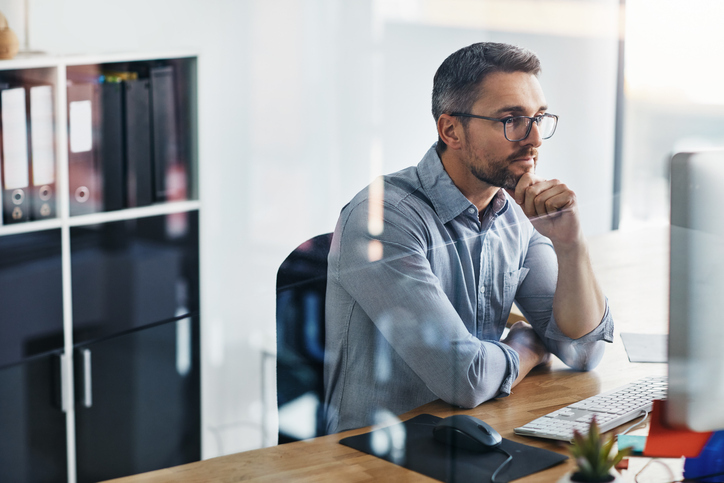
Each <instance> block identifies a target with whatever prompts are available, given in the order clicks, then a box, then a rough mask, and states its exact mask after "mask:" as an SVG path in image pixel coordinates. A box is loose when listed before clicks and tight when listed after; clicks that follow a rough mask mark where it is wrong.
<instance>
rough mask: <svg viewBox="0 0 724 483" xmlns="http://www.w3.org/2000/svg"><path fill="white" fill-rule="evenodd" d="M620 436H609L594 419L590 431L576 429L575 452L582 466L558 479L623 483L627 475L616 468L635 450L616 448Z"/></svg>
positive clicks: (573, 447)
mask: <svg viewBox="0 0 724 483" xmlns="http://www.w3.org/2000/svg"><path fill="white" fill-rule="evenodd" d="M615 443H616V439H615V438H612V437H610V436H608V437H606V436H604V435H602V434H601V431H600V429H599V427H598V423H596V418H593V419H592V420H591V424H590V426H589V428H588V434H586V435H583V434H581V433H580V432H579V431H577V430H574V431H573V444H572V445H571V455H572V456H573V458H574V459H575V460H576V464H577V465H578V467H577V468H576V469H575V470H574V471H573V472H571V473H568V474H566V475H565V476H563V478H561V479H560V480H558V483H569V482H570V483H578V482H580V483H620V482H623V478H622V477H621V475H619V474H618V473H617V472H616V470H615V469H614V467H615V466H616V465H617V464H618V463H619V462H620V461H621V460H622V459H623V458H625V457H626V456H628V455H629V454H630V453H631V448H624V449H622V450H618V449H616V450H614V449H613V447H614V445H615Z"/></svg>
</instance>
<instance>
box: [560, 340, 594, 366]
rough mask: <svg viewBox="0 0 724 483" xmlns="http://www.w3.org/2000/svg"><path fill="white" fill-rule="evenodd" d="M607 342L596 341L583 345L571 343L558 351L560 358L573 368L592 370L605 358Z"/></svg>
mask: <svg viewBox="0 0 724 483" xmlns="http://www.w3.org/2000/svg"><path fill="white" fill-rule="evenodd" d="M605 346H606V343H605V342H604V341H596V342H593V343H591V344H585V345H583V346H581V345H576V344H571V345H567V346H564V347H562V348H560V349H559V350H558V351H557V355H558V358H559V359H560V360H561V361H563V363H564V364H566V365H567V366H568V367H570V368H571V369H575V370H577V371H590V370H593V369H595V368H596V367H597V366H598V364H599V363H600V362H601V359H602V358H603V352H604V350H605Z"/></svg>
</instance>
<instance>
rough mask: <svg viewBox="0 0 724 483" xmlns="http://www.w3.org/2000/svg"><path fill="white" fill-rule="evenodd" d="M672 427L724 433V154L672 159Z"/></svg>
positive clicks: (668, 415)
mask: <svg viewBox="0 0 724 483" xmlns="http://www.w3.org/2000/svg"><path fill="white" fill-rule="evenodd" d="M670 257H671V258H670V259H671V285H670V290H671V292H670V298H669V300H670V302H669V310H670V312H669V314H670V315H669V317H670V318H669V395H668V402H667V405H666V407H667V411H666V420H667V422H668V423H669V424H671V425H673V426H682V427H687V428H689V429H691V430H693V431H712V430H724V150H716V151H714V150H712V151H701V152H694V153H677V154H676V155H674V156H673V157H672V159H671V255H670Z"/></svg>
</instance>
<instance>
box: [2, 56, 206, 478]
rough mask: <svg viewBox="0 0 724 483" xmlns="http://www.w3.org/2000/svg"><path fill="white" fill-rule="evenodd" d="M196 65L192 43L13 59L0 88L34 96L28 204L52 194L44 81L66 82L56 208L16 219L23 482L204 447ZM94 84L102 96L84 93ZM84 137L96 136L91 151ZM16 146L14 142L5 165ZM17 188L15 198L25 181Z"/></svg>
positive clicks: (5, 338)
mask: <svg viewBox="0 0 724 483" xmlns="http://www.w3.org/2000/svg"><path fill="white" fill-rule="evenodd" d="M196 68H197V56H196V54H194V53H189V52H181V53H178V52H176V53H163V52H162V53H158V54H143V55H136V54H128V55H126V54H113V55H97V56H63V57H54V56H33V57H27V58H17V59H14V60H10V61H2V62H0V89H17V88H18V87H23V88H25V92H26V99H27V101H26V102H27V104H28V110H27V116H26V117H27V119H26V125H27V132H28V133H29V134H28V138H29V139H28V143H27V146H28V154H29V156H28V169H29V171H28V172H29V186H27V187H26V188H24V193H25V198H24V200H25V203H26V204H25V205H23V209H24V210H26V213H30V211H27V210H31V209H32V206H33V204H32V203H34V202H36V201H37V200H38V199H39V198H38V195H37V194H36V193H35V191H36V190H37V189H35V190H34V188H33V186H32V180H33V176H32V175H33V169H32V168H33V159H34V156H35V155H36V154H37V153H34V151H33V147H32V136H31V135H30V133H32V124H33V123H34V122H35V121H34V119H33V118H32V116H31V106H30V99H31V97H30V95H29V92H30V88H31V87H33V86H51V88H52V99H53V101H52V106H53V115H54V116H53V127H54V134H53V136H54V137H53V143H54V150H53V153H54V157H55V178H54V186H53V187H52V188H53V194H52V196H53V198H52V199H51V201H53V202H54V203H53V204H54V214H53V216H51V217H48V218H46V219H31V220H28V221H21V222H16V223H9V221H11V220H10V219H9V218H8V217H7V216H5V218H4V223H3V224H2V226H0V291H3V287H9V289H8V290H6V291H5V293H6V296H5V297H3V296H2V294H0V304H5V305H6V307H8V312H4V311H3V307H2V306H0V340H2V341H0V353H4V354H6V356H5V357H4V358H3V357H2V356H0V406H1V407H0V412H1V413H3V414H4V416H0V434H3V435H4V436H3V438H2V439H3V442H2V443H0V467H3V468H9V467H11V468H15V469H14V470H12V471H15V472H16V473H15V474H12V475H7V474H6V475H5V476H6V477H9V478H10V480H11V481H58V480H59V479H61V480H62V479H65V478H67V481H69V482H76V481H79V482H83V481H96V480H99V479H107V478H113V477H120V476H125V475H128V474H133V473H137V472H140V471H149V470H152V469H156V468H160V467H164V466H171V465H175V464H181V463H185V462H189V461H193V460H196V459H200V456H201V452H200V451H201V450H200V434H201V428H200V367H199V365H200V354H199V351H200V343H199V334H200V330H199V323H200V320H199V312H200V310H199V266H198V263H199V262H198V260H199V250H198V239H199V236H198V226H199V223H198V218H199V212H200V207H201V206H200V205H201V204H200V201H199V199H198V160H197V156H198V154H197V153H198V147H197V142H198V141H197V139H198V138H197V126H196V123H197V100H196V93H197V87H196ZM78 86H87V87H88V89H90V90H89V91H88V92H93V95H92V96H91V97H90V98H87V99H85V98H77V97H75V96H77V92H75V91H74V93H73V94H72V97H69V94H68V93H69V92H71V89H74V88H76V87H78ZM136 88H138V89H141V91H140V92H141V93H140V94H138V95H140V97H136V98H134V97H133V96H134V95H137V94H132V93H131V90H132V89H136ZM106 90H108V92H106ZM81 91H82V89H81ZM111 91H112V92H111ZM135 92H138V91H135ZM2 99H3V97H2V91H0V101H2ZM133 99H136V100H133ZM137 99H141V101H137ZM88 101H90V102H88ZM114 102H115V103H116V104H113V103H114ZM133 103H135V104H133ZM7 105H9V103H8V104H7ZM69 106H71V107H70V108H69ZM2 108H3V105H2V102H0V111H2ZM8 109H9V108H8ZM71 110H73V111H74V112H73V113H71V112H70V111H71ZM71 114H72V115H73V116H75V117H74V118H73V120H72V122H71V119H70V116H71ZM138 119H145V120H147V121H148V122H147V124H144V123H143V122H138ZM16 120H17V119H16ZM2 121H3V122H2V123H0V132H1V133H2V135H0V141H4V142H3V144H0V146H12V145H13V142H15V138H14V139H13V140H5V139H3V137H4V136H5V134H6V133H8V132H10V128H11V126H12V124H11V123H12V122H13V120H12V119H9V118H8V119H5V118H2ZM144 122H145V121H144ZM72 123H75V124H74V125H72V126H71V125H70V124H72ZM16 127H17V126H16ZM79 132H80V134H79ZM69 133H71V135H73V136H81V137H80V138H76V140H75V141H74V142H75V143H76V146H75V151H74V150H73V149H72V148H73V146H71V139H70V135H69ZM88 136H90V138H88ZM77 139H81V140H82V141H78V140H77ZM8 141H9V142H8ZM88 142H90V143H91V144H90V146H91V147H90V150H89V151H88V150H87V149H86V148H87V147H88V146H86V145H85V144H87V143H88ZM78 146H81V147H80V148H78ZM8 149H10V148H8ZM133 153H141V154H139V155H137V156H136V155H134V154H133ZM13 156H15V157H17V156H16V155H14V154H13V153H12V152H11V153H10V155H9V157H8V155H7V153H6V152H5V151H4V150H2V149H0V162H1V163H3V164H0V166H3V174H4V173H5V164H4V163H6V162H7V160H8V159H10V161H13V159H14V157H13ZM38 158H40V155H38ZM149 163H150V164H149ZM10 166H13V168H12V169H15V168H16V166H14V165H10ZM21 167H22V165H21ZM84 176H85V177H86V178H83V177H84ZM5 179H6V177H5V176H3V182H4V180H5ZM8 179H10V177H8ZM85 181H88V183H86V184H88V185H89V186H92V187H91V189H90V190H89V191H88V192H85V191H83V192H82V196H80V197H79V196H78V193H79V191H78V189H77V188H76V190H75V192H73V188H74V187H75V186H76V185H78V184H79V183H80V184H83V183H84V182H85ZM149 183H150V187H149V185H148V184H149ZM2 188H3V195H4V196H3V202H5V203H6V204H7V201H8V199H10V198H7V199H6V196H5V195H6V194H7V195H8V196H10V195H15V194H16V191H12V190H13V189H14V187H12V186H9V187H8V188H7V189H6V184H3V185H2ZM149 188H150V198H148V197H147V196H145V195H144V196H141V193H142V192H143V193H146V194H148V193H147V191H148V189H149ZM21 189H23V188H21ZM144 190H145V191H144ZM5 191H7V193H5ZM83 197H86V202H87V203H88V204H87V205H84V204H83V203H84V202H83V201H78V200H79V199H81V200H82V199H83ZM27 203H30V205H28V204H27ZM38 206H39V205H38ZM14 292H18V293H14ZM46 403H47V407H46ZM104 404H105V406H103V405H104ZM61 423H62V424H61ZM63 443H64V444H63ZM3 471H5V470H3Z"/></svg>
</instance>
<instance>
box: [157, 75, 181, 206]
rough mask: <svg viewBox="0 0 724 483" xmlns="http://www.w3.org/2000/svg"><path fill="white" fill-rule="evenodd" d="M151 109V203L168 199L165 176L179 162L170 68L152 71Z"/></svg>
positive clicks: (172, 79)
mask: <svg viewBox="0 0 724 483" xmlns="http://www.w3.org/2000/svg"><path fill="white" fill-rule="evenodd" d="M151 105H152V110H153V118H152V119H153V175H154V177H153V179H154V200H156V201H164V200H166V199H167V198H168V193H167V189H168V187H167V175H168V173H169V171H170V170H171V169H172V167H173V166H175V165H176V164H177V163H178V161H179V160H178V158H179V146H178V133H177V127H176V101H175V97H174V72H173V67H172V66H164V67H154V68H152V69H151Z"/></svg>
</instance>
